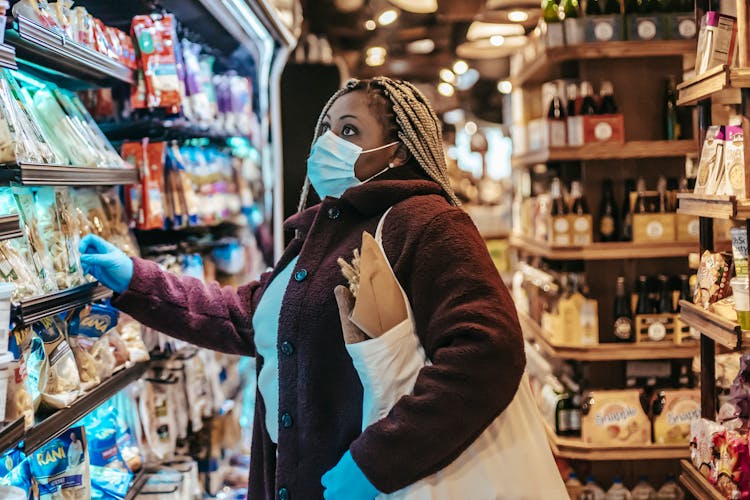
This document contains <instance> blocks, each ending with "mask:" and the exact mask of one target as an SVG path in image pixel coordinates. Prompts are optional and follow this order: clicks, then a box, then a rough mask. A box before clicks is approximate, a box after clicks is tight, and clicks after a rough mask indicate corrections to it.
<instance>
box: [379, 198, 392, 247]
mask: <svg viewBox="0 0 750 500" xmlns="http://www.w3.org/2000/svg"><path fill="white" fill-rule="evenodd" d="M392 209H393V207H390V208H389V209H388V210H386V211H385V213H384V214H383V216H382V217H380V221H379V222H378V228H377V229H376V230H375V241H377V242H378V244H379V245H380V246H381V247H382V246H383V225H384V224H385V218H386V217H387V216H388V214H389V213H390V211H391V210H392Z"/></svg>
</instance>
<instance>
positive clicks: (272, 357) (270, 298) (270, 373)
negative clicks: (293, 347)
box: [253, 257, 299, 443]
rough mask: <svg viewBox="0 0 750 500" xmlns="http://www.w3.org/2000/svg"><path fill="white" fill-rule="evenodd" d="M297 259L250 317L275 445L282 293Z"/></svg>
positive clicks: (262, 298)
mask: <svg viewBox="0 0 750 500" xmlns="http://www.w3.org/2000/svg"><path fill="white" fill-rule="evenodd" d="M298 258H299V257H295V258H294V259H293V260H292V261H291V262H290V263H289V264H288V265H287V266H286V267H285V268H284V270H283V271H281V272H280V273H279V274H277V275H276V277H275V278H274V279H273V281H271V283H270V284H269V285H268V287H267V288H266V290H265V292H263V296H262V297H261V299H260V302H259V303H258V308H257V309H256V310H255V314H253V332H254V333H255V351H256V353H257V354H258V355H260V356H262V357H263V366H262V367H261V369H260V374H259V375H258V390H259V391H260V395H261V397H262V398H263V402H264V403H265V405H266V429H268V435H269V436H270V437H271V441H273V442H274V443H278V442H279V351H278V339H279V315H280V314H281V302H282V300H283V299H284V292H286V287H287V285H288V284H289V280H290V279H291V277H292V271H294V266H296V265H297V259H298Z"/></svg>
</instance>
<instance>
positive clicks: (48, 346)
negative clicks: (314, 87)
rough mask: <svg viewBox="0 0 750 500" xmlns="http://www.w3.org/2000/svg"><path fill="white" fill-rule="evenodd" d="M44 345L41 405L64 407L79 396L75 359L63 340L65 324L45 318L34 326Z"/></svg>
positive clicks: (78, 378)
mask: <svg viewBox="0 0 750 500" xmlns="http://www.w3.org/2000/svg"><path fill="white" fill-rule="evenodd" d="M33 328H34V331H35V332H36V333H37V334H38V335H39V337H40V338H41V339H42V341H43V342H44V352H45V355H46V363H45V364H46V365H47V369H46V375H47V384H46V387H45V388H44V392H42V404H43V405H44V406H45V407H47V408H50V409H60V408H65V407H66V406H68V405H69V404H71V403H72V402H73V401H75V400H76V399H77V398H78V396H79V395H80V388H81V378H80V376H79V375H78V367H77V366H76V360H75V356H74V355H73V351H72V350H71V349H70V344H68V342H67V340H66V339H65V322H64V321H62V320H61V319H60V318H58V317H54V316H53V317H47V318H44V319H42V320H40V321H38V322H37V323H34V325H33Z"/></svg>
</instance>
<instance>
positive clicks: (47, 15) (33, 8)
mask: <svg viewBox="0 0 750 500" xmlns="http://www.w3.org/2000/svg"><path fill="white" fill-rule="evenodd" d="M12 12H13V17H25V18H27V19H30V20H32V21H34V22H35V23H37V24H41V25H42V26H44V27H45V28H47V29H51V30H55V31H61V28H60V25H58V24H57V21H56V20H55V18H54V16H53V15H52V12H50V7H49V4H48V3H47V0H21V1H20V2H18V3H16V4H15V5H13V10H12Z"/></svg>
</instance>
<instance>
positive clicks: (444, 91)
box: [437, 82, 456, 97]
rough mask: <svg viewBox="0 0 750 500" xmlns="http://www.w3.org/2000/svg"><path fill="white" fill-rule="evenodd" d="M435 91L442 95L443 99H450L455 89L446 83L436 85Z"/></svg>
mask: <svg viewBox="0 0 750 500" xmlns="http://www.w3.org/2000/svg"><path fill="white" fill-rule="evenodd" d="M437 89H438V92H439V93H440V95H444V96H445V97H450V96H452V95H453V94H454V93H455V92H456V89H454V88H453V85H451V84H450V83H447V82H440V83H438V86H437Z"/></svg>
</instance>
